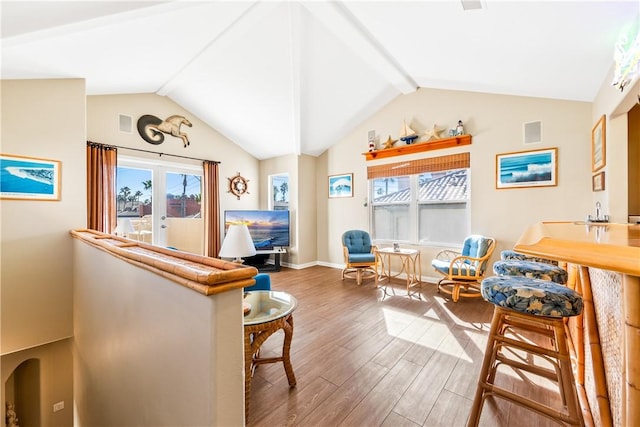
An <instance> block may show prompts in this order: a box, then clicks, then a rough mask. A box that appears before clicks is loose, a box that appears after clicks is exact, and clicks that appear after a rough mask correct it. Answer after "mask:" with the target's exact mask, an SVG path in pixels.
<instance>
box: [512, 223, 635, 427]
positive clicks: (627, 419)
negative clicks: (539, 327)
mask: <svg viewBox="0 0 640 427" xmlns="http://www.w3.org/2000/svg"><path fill="white" fill-rule="evenodd" d="M514 249H515V250H516V251H517V252H521V253H524V254H527V255H534V256H538V257H543V258H548V259H554V260H557V261H560V262H566V263H567V264H568V265H569V267H570V269H574V268H575V270H576V271H577V273H578V274H574V278H575V280H574V282H575V287H576V290H577V291H579V292H581V293H582V295H583V298H584V302H585V307H584V311H583V315H582V316H581V319H577V320H578V322H579V323H580V324H578V325H574V326H573V327H570V328H569V330H570V338H571V339H572V341H573V343H574V344H573V345H574V350H575V351H576V360H575V362H576V372H577V375H576V381H577V382H578V383H579V385H580V386H581V388H582V390H581V393H582V395H581V396H580V397H581V404H582V406H583V411H584V412H585V413H586V414H588V416H587V417H585V418H589V416H591V419H590V420H589V419H587V420H586V421H587V424H590V423H593V424H594V425H596V426H610V425H613V426H638V425H640V357H639V355H640V225H637V224H613V223H585V222H542V223H538V224H535V225H532V226H531V227H529V228H528V229H527V230H525V232H524V233H523V234H522V236H521V237H520V239H519V240H518V242H517V243H516V245H515V246H514ZM570 276H571V271H570Z"/></svg>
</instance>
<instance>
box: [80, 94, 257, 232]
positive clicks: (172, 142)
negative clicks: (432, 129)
mask: <svg viewBox="0 0 640 427" xmlns="http://www.w3.org/2000/svg"><path fill="white" fill-rule="evenodd" d="M119 114H124V115H128V116H131V117H132V118H133V132H132V133H124V132H120V131H119V129H118V115H119ZM144 114H151V115H154V116H156V117H159V118H161V119H165V118H167V117H169V116H171V115H181V116H184V117H186V118H187V119H188V120H189V121H190V122H191V123H192V124H193V126H192V127H187V126H184V125H183V126H182V128H181V130H182V131H183V132H186V133H187V135H189V141H190V145H189V146H188V147H186V148H184V147H183V145H182V140H180V139H179V138H175V137H172V136H165V140H164V142H163V143H162V144H159V145H153V144H149V143H147V142H146V141H144V140H143V139H142V137H140V135H139V134H138V131H137V129H136V127H135V125H136V122H137V120H138V118H140V116H142V115H144ZM87 139H88V140H90V141H94V142H100V143H103V144H112V145H119V146H123V147H129V148H137V149H142V150H149V151H154V152H160V153H166V154H175V155H180V156H187V157H194V158H199V159H207V160H216V161H219V162H221V163H220V175H219V176H220V190H219V191H220V213H221V214H222V213H223V212H224V211H225V210H226V209H257V207H258V203H259V200H260V191H259V188H260V174H259V161H258V160H257V159H255V158H254V157H252V156H251V155H249V154H248V153H247V152H246V151H244V150H243V149H242V148H240V147H239V146H238V145H236V144H234V143H233V142H232V141H230V140H229V139H227V138H226V137H224V136H223V135H221V134H220V133H219V132H217V131H216V130H214V129H212V128H211V127H209V125H207V124H205V123H204V122H202V121H201V120H200V119H199V118H198V117H195V116H194V115H193V114H191V113H190V112H189V111H187V110H185V109H183V108H182V107H180V106H179V105H178V104H176V103H175V102H173V101H172V100H170V99H169V98H167V97H164V96H159V95H154V94H134V95H99V96H89V97H87ZM118 154H119V155H126V156H130V157H142V158H151V159H159V158H160V157H159V156H158V155H156V154H146V153H140V152H137V151H132V150H125V149H123V150H119V152H118ZM161 159H162V160H163V161H170V162H176V163H185V164H190V165H199V164H202V162H200V161H197V160H186V159H180V158H176V157H170V156H162V158H161ZM238 172H240V174H241V175H242V176H243V177H244V178H246V179H248V180H249V185H248V186H249V192H248V193H245V194H244V195H243V196H242V197H240V200H238V199H237V197H236V196H234V195H233V194H231V193H229V192H228V190H229V180H228V178H232V177H234V176H235V175H236V174H237V173H238ZM222 226H223V225H221V227H222ZM221 231H222V228H221Z"/></svg>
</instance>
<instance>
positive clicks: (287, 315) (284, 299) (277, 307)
mask: <svg viewBox="0 0 640 427" xmlns="http://www.w3.org/2000/svg"><path fill="white" fill-rule="evenodd" d="M244 301H245V305H247V308H248V309H249V311H248V312H247V313H246V314H245V316H244V373H245V376H244V412H245V422H246V420H248V418H249V401H250V398H251V378H252V377H253V372H254V371H255V369H256V367H257V366H258V365H261V364H264V363H276V362H282V363H283V365H284V371H285V373H286V374H287V380H289V386H290V387H295V385H296V377H295V375H294V373H293V367H292V366H291V359H290V357H289V353H290V350H291V339H292V338H293V311H294V310H295V309H296V307H297V305H298V302H297V300H296V299H295V297H293V296H292V295H289V294H287V293H286V292H274V291H253V292H247V293H246V295H245V300H244ZM280 329H282V330H283V331H284V344H283V346H282V355H281V356H278V357H264V358H262V357H260V347H261V346H262V344H263V343H264V342H265V341H266V340H267V338H269V337H270V336H271V335H273V334H274V333H275V332H277V331H279V330H280Z"/></svg>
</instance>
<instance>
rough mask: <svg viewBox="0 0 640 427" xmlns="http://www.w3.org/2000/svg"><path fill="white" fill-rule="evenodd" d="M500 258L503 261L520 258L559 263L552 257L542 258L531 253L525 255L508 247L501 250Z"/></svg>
mask: <svg viewBox="0 0 640 427" xmlns="http://www.w3.org/2000/svg"><path fill="white" fill-rule="evenodd" d="M500 259H501V260H502V261H509V260H520V261H534V262H544V263H545V264H553V265H558V261H554V260H552V259H547V258H540V257H537V256H531V255H525V254H521V253H518V252H516V251H512V250H509V249H506V250H504V251H502V252H500Z"/></svg>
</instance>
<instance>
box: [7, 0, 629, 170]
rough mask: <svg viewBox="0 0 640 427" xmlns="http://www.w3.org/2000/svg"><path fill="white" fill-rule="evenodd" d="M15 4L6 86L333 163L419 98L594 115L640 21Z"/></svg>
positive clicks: (231, 5) (448, 1)
mask: <svg viewBox="0 0 640 427" xmlns="http://www.w3.org/2000/svg"><path fill="white" fill-rule="evenodd" d="M0 5H1V9H0V13H1V15H2V78H4V79H26V78H29V79H30V78H84V79H86V85H87V94H89V95H98V94H125V93H156V94H159V95H164V96H167V97H169V98H171V99H172V100H173V101H175V102H176V103H178V104H179V105H181V106H182V107H184V108H185V109H187V110H188V111H190V112H192V113H193V114H194V115H196V116H197V117H198V118H200V119H201V120H203V121H205V122H206V123H208V124H209V125H210V126H211V127H213V128H215V129H216V130H218V131H219V132H221V133H222V134H223V135H225V136H226V137H227V138H229V139H230V140H232V141H233V142H235V143H236V144H238V145H240V146H242V147H243V148H244V149H245V150H246V151H247V152H249V153H251V154H252V155H254V156H255V157H256V158H258V159H266V158H271V157H276V156H281V155H286V154H292V153H295V154H300V153H303V154H309V155H314V156H315V155H319V154H321V153H322V152H323V151H325V150H326V149H327V148H328V147H330V146H331V145H333V144H334V143H336V142H337V141H339V140H340V139H341V138H342V137H344V136H345V135H346V134H347V133H348V132H350V131H351V130H352V129H353V128H354V127H355V126H357V125H358V124H359V123H361V122H362V120H364V119H366V118H367V117H368V116H370V115H371V114H373V113H374V112H376V111H378V110H379V109H380V108H382V107H383V106H385V105H386V104H387V103H388V102H390V101H391V100H392V99H394V98H395V97H397V96H398V95H400V94H407V93H411V92H413V91H415V90H416V89H417V88H418V87H428V88H440V89H453V90H466V91H479V92H487V93H498V94H511V95H523V96H534V97H544V98H554V99H567V100H578V101H593V99H594V98H595V96H596V91H597V89H598V88H599V86H600V85H601V84H602V82H603V80H604V78H605V77H606V75H607V73H608V71H609V69H610V68H611V66H612V64H613V47H614V44H615V42H616V39H617V37H618V35H619V33H620V32H621V30H622V29H623V28H624V27H625V26H628V25H630V24H632V23H633V22H634V20H637V19H638V10H639V3H638V1H615V0H605V1H551V0H548V1H537V0H535V1H505V0H503V1H494V0H481V1H475V0H463V1H462V2H461V1H457V0H456V1H454V0H440V1H407V2H404V1H389V2H382V1H337V2H326V1H215V2H214V1H203V2H195V1H165V2H149V1H138V2H127V1H95V2H93V1H59V2H58V1H43V2H39V1H4V0H2V2H1V4H0ZM463 5H464V6H465V7H463ZM469 6H471V7H472V8H471V9H469V10H465V8H468V7H469ZM473 6H481V8H480V9H475V8H473ZM399 120H401V118H399Z"/></svg>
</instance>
